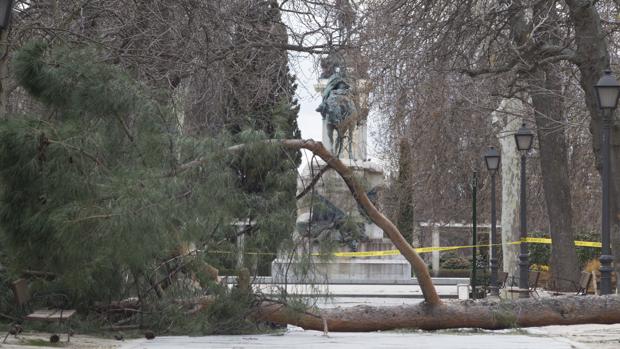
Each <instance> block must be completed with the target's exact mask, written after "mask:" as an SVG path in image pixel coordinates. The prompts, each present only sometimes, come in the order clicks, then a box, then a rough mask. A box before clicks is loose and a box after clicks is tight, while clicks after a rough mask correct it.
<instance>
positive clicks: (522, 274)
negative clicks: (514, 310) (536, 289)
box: [515, 123, 534, 298]
mask: <svg viewBox="0 0 620 349" xmlns="http://www.w3.org/2000/svg"><path fill="white" fill-rule="evenodd" d="M533 140H534V133H533V132H532V130H530V129H529V128H527V127H526V126H525V123H523V125H521V128H520V129H519V130H518V131H517V133H515V141H516V142H517V149H518V150H519V151H521V199H520V202H521V205H520V212H519V216H520V229H519V237H520V239H521V244H520V246H521V251H520V254H519V288H520V289H521V292H520V294H519V297H520V298H528V297H529V296H530V294H529V292H528V289H529V282H528V281H529V280H528V279H529V275H528V274H529V271H530V270H529V269H530V261H529V251H528V248H527V243H526V242H525V239H526V238H527V216H526V210H527V202H526V195H525V192H526V187H525V186H526V181H525V160H526V157H527V152H528V151H529V150H530V149H531V148H532V143H533Z"/></svg>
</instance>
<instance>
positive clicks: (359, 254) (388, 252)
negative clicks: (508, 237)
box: [312, 238, 601, 257]
mask: <svg viewBox="0 0 620 349" xmlns="http://www.w3.org/2000/svg"><path fill="white" fill-rule="evenodd" d="M522 241H523V242H528V243H533V244H550V243H551V239H549V238H525V239H522V240H521V241H513V242H509V243H508V244H509V245H519V244H521V242H522ZM501 245H502V244H495V246H501ZM491 246H493V245H491V244H481V245H465V246H436V247H418V248H416V249H415V251H416V252H417V253H429V252H434V251H440V252H441V251H453V250H459V249H463V248H474V247H478V248H479V247H491ZM575 246H580V247H599V248H600V247H601V243H600V242H596V241H575ZM399 254H400V251H398V250H385V251H363V252H335V253H333V254H332V255H333V256H335V257H382V256H396V255H399ZM312 255H313V256H318V255H319V254H318V253H313V254H312Z"/></svg>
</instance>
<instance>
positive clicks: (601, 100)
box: [594, 70, 620, 294]
mask: <svg viewBox="0 0 620 349" xmlns="http://www.w3.org/2000/svg"><path fill="white" fill-rule="evenodd" d="M594 88H595V90H596V97H597V99H598V105H599V107H600V108H601V109H602V110H603V129H602V133H601V143H602V144H601V153H602V154H601V155H602V158H603V159H602V160H603V173H602V176H601V177H602V182H603V189H602V190H603V205H602V206H603V217H602V227H601V241H602V249H601V257H600V261H601V269H600V271H601V294H610V293H611V271H612V268H611V262H612V261H613V259H614V257H613V256H612V255H611V246H610V229H609V224H610V223H609V176H610V160H609V138H610V137H611V121H612V115H613V111H614V109H616V107H617V106H618V95H620V84H619V83H618V81H617V80H616V79H615V78H614V77H613V75H611V70H605V72H604V75H603V77H601V79H600V80H599V81H598V82H597V83H596V85H595V86H594Z"/></svg>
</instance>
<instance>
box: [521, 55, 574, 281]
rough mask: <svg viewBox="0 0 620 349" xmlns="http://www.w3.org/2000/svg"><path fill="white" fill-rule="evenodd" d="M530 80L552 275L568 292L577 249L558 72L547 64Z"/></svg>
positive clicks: (572, 278) (572, 277)
mask: <svg viewBox="0 0 620 349" xmlns="http://www.w3.org/2000/svg"><path fill="white" fill-rule="evenodd" d="M535 74H536V75H535V77H534V78H533V79H531V80H530V84H531V85H530V88H529V91H530V96H531V98H532V104H533V106H534V116H535V120H536V128H537V133H538V142H539V146H540V167H541V171H542V180H543V189H544V195H545V203H546V207H547V215H548V217H549V228H550V229H551V239H552V244H551V263H550V264H551V274H552V279H553V281H554V284H555V285H554V287H556V288H557V289H558V290H561V291H571V290H573V289H574V285H576V284H577V283H578V282H579V265H578V262H577V251H576V250H575V244H574V242H573V240H574V236H573V233H574V232H573V223H572V222H573V215H572V201H571V187H570V178H569V177H568V173H569V171H568V154H567V146H566V137H565V133H564V125H565V120H564V116H563V115H564V114H563V107H562V98H561V95H562V91H561V82H560V76H559V72H558V71H557V70H556V67H554V66H552V65H547V66H545V67H542V68H540V69H539V70H538V71H537V72H536V73H535Z"/></svg>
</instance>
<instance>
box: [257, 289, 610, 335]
mask: <svg viewBox="0 0 620 349" xmlns="http://www.w3.org/2000/svg"><path fill="white" fill-rule="evenodd" d="M253 317H254V318H255V319H257V320H259V321H270V322H275V323H281V324H291V325H296V326H299V327H302V328H304V329H307V330H317V331H324V330H325V327H327V329H328V330H329V331H332V332H363V331H379V330H381V331H383V330H394V329H402V328H412V329H413V328H416V329H424V330H438V329H448V328H464V327H466V328H484V329H494V330H495V329H503V328H513V327H533V326H548V325H576V324H587V323H596V324H612V323H620V296H617V295H609V296H567V297H552V298H530V299H518V300H514V301H506V300H502V301H488V300H482V301H460V302H449V303H443V304H440V305H432V304H428V303H425V302H423V303H420V304H416V305H403V306H396V307H372V306H356V307H351V308H345V309H342V308H335V309H324V310H321V311H320V313H317V314H312V313H309V312H304V313H300V312H298V311H295V310H293V309H291V308H289V307H287V306H286V305H282V304H278V303H273V302H263V303H261V304H260V305H259V306H258V307H257V308H256V310H255V312H254V314H253Z"/></svg>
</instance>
